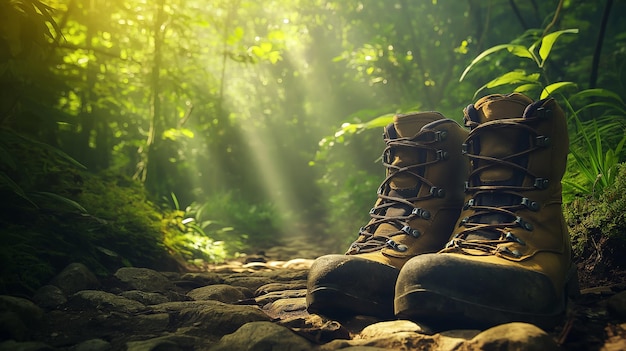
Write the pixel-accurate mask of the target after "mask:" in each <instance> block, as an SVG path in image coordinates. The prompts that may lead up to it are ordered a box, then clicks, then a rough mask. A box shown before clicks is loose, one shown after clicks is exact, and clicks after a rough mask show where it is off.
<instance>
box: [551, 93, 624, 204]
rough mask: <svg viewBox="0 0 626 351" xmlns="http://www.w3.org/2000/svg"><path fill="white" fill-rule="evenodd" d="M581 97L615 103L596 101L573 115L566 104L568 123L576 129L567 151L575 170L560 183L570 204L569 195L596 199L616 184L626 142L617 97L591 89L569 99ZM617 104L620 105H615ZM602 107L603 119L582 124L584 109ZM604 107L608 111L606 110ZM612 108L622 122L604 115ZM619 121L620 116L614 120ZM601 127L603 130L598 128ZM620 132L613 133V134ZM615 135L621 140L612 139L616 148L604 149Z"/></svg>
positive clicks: (572, 111) (607, 147)
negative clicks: (578, 175)
mask: <svg viewBox="0 0 626 351" xmlns="http://www.w3.org/2000/svg"><path fill="white" fill-rule="evenodd" d="M582 96H592V97H595V98H601V97H604V98H606V97H608V98H610V99H614V100H616V101H615V103H612V102H610V101H609V102H601V101H596V102H593V103H588V104H585V105H584V106H583V107H582V108H581V109H580V110H579V111H575V110H574V108H573V107H572V105H571V104H570V102H569V101H568V100H565V103H566V104H567V107H568V109H569V110H570V111H571V120H572V121H573V123H574V125H575V127H576V131H577V132H576V134H575V135H574V138H573V140H572V142H571V143H572V146H571V147H570V154H571V157H570V158H571V159H573V161H574V162H573V164H574V165H575V168H569V170H570V172H569V174H570V176H569V177H568V178H566V179H565V180H564V181H563V185H564V186H565V187H564V193H565V194H564V195H565V196H566V198H565V201H566V202H567V201H569V200H570V198H571V196H572V194H586V195H592V196H598V195H600V194H602V193H603V192H604V190H605V189H606V188H608V187H610V186H611V185H612V184H613V183H615V181H616V174H617V165H618V163H619V162H620V161H622V160H623V159H624V152H623V148H624V143H625V142H626V134H624V131H625V130H626V125H625V124H624V122H623V121H624V117H626V113H625V112H626V110H624V106H625V105H624V103H623V101H621V98H619V96H616V95H615V94H614V93H611V92H609V91H606V90H602V89H594V90H593V91H590V90H587V91H582V92H580V93H578V94H576V95H574V96H573V97H572V98H571V99H572V100H576V99H580V97H582ZM617 103H619V105H617ZM598 106H600V107H601V110H602V112H603V113H604V115H600V116H597V117H596V118H594V119H591V120H590V121H589V122H588V123H587V124H583V122H582V121H581V118H580V117H579V113H581V112H583V111H584V110H586V109H590V108H594V107H598ZM607 107H608V108H609V109H608V110H607ZM613 108H615V109H616V110H617V111H619V113H620V114H621V118H619V119H616V118H615V117H616V116H615V115H613V114H609V115H608V116H607V112H609V111H611V110H612V109H613ZM617 117H619V115H618V116H617ZM600 123H602V126H601V125H600ZM616 130H617V131H620V130H621V131H622V132H621V133H615V131H616ZM614 135H618V136H620V137H621V138H620V139H615V141H616V144H615V147H614V148H613V147H611V146H610V145H606V144H607V141H608V142H612V141H613V140H611V139H614V138H611V136H614ZM576 174H580V175H582V179H580V177H579V178H578V179H574V177H575V175H576Z"/></svg>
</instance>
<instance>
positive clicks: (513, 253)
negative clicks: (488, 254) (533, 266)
mask: <svg viewBox="0 0 626 351" xmlns="http://www.w3.org/2000/svg"><path fill="white" fill-rule="evenodd" d="M496 252H499V253H501V254H505V255H508V256H513V257H515V258H520V257H522V253H521V252H519V251H518V250H511V249H509V248H508V247H506V246H500V247H498V248H497V249H496Z"/></svg>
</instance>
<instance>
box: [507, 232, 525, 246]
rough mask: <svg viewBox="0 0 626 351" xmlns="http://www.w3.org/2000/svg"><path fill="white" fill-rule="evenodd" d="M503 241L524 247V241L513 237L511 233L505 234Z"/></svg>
mask: <svg viewBox="0 0 626 351" xmlns="http://www.w3.org/2000/svg"><path fill="white" fill-rule="evenodd" d="M505 239H506V240H507V241H514V242H516V243H518V244H520V245H526V243H525V242H524V240H522V239H520V238H518V237H517V236H515V235H513V233H511V232H506V236H505Z"/></svg>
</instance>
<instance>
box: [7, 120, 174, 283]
mask: <svg viewBox="0 0 626 351" xmlns="http://www.w3.org/2000/svg"><path fill="white" fill-rule="evenodd" d="M2 133H3V136H7V138H5V139H3V140H2V145H1V146H2V148H1V149H0V153H2V157H1V158H0V173H1V174H4V175H5V178H4V182H1V181H0V196H2V199H3V201H2V202H0V274H1V277H0V279H1V280H0V293H23V294H29V293H32V292H33V291H34V290H35V289H37V288H38V287H40V286H41V285H42V284H45V283H47V281H48V280H49V279H50V278H52V277H53V276H54V275H55V274H56V273H58V272H59V271H60V270H61V269H63V268H64V267H65V266H66V265H68V264H69V263H72V262H81V263H84V264H86V265H87V266H88V267H89V268H90V269H92V270H93V271H94V272H96V273H98V274H107V273H111V272H112V271H114V270H116V269H117V268H119V267H122V266H129V265H132V266H141V267H150V268H155V269H172V267H174V266H173V265H171V264H168V263H171V262H172V260H171V259H170V257H169V255H168V252H167V249H166V248H165V245H164V243H163V240H164V235H163V232H162V230H161V229H162V228H161V220H162V217H163V216H162V214H161V211H160V209H159V208H158V207H157V206H155V205H154V204H153V203H152V202H150V201H149V200H148V196H147V194H146V191H145V190H144V188H143V186H142V185H141V184H140V183H138V182H135V181H133V180H131V179H129V178H127V177H123V176H119V175H114V174H111V173H104V174H98V175H95V174H91V173H89V172H87V171H85V170H83V169H81V168H80V167H78V165H77V164H76V163H75V161H74V162H73V161H72V160H71V159H69V157H67V156H66V155H64V154H62V153H61V152H59V151H58V150H56V149H54V148H51V147H50V146H47V145H45V144H41V143H38V142H34V141H33V142H31V141H29V140H26V139H22V138H19V137H17V136H15V135H13V134H11V133H8V132H6V131H2ZM5 134H6V135H5Z"/></svg>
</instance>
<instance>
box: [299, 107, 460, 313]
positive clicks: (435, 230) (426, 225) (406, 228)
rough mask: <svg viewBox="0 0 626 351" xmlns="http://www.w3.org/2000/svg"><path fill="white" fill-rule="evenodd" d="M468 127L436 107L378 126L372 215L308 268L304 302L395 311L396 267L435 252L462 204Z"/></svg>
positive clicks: (332, 309)
mask: <svg viewBox="0 0 626 351" xmlns="http://www.w3.org/2000/svg"><path fill="white" fill-rule="evenodd" d="M466 136H467V131H466V130H465V129H464V128H462V127H461V126H460V125H459V124H458V123H457V122H455V121H453V120H451V119H447V118H444V117H443V116H442V115H441V114H439V113H437V112H423V113H413V114H406V115H397V116H395V117H394V122H393V123H391V124H389V125H388V126H387V127H386V128H385V130H384V135H383V137H384V139H385V143H386V144H387V147H386V148H385V151H384V152H383V156H382V158H383V165H385V166H386V167H387V177H386V178H385V180H384V181H383V182H382V185H381V186H380V187H379V188H378V200H377V201H376V203H375V205H374V208H372V209H371V210H370V217H371V220H370V221H369V223H368V224H367V225H365V226H364V227H362V228H361V229H360V230H359V235H358V238H357V240H356V241H355V242H354V243H352V245H351V246H350V247H349V249H348V251H347V252H346V254H345V255H326V256H322V257H320V258H318V259H317V260H315V262H314V263H313V266H312V267H311V269H310V271H309V276H308V283H307V305H308V310H309V312H311V313H318V314H322V315H326V316H329V317H336V318H339V317H342V316H353V315H371V316H378V317H392V316H393V296H394V287H395V283H396V277H397V276H398V272H399V270H400V268H402V266H403V265H404V263H405V262H407V261H408V260H409V259H410V258H412V257H414V256H416V255H419V254H423V253H425V252H437V251H439V250H441V249H442V248H443V247H444V245H445V243H446V242H447V241H448V239H449V237H450V234H451V233H452V229H453V227H454V222H455V221H456V218H458V216H459V213H460V212H461V207H462V206H463V180H464V179H465V177H466V176H467V162H466V161H465V160H464V159H463V156H462V154H461V150H460V145H461V143H462V142H463V140H465V137H466Z"/></svg>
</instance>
